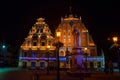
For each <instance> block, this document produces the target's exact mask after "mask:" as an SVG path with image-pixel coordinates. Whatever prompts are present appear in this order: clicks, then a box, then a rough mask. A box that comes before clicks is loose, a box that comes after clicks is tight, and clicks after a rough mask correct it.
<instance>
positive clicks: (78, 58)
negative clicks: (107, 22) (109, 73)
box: [55, 14, 104, 68]
mask: <svg viewBox="0 0 120 80" xmlns="http://www.w3.org/2000/svg"><path fill="white" fill-rule="evenodd" d="M58 30H59V31H60V32H61V36H60V38H59V41H60V42H62V43H63V44H64V46H63V47H61V48H60V51H59V53H60V57H65V58H66V61H65V63H64V62H63V63H61V65H63V67H64V66H66V67H67V68H72V66H73V65H74V64H76V65H79V66H81V67H83V66H84V67H85V65H86V66H87V68H97V67H98V66H99V67H101V68H104V56H98V54H97V46H96V45H95V43H94V41H93V39H92V36H91V35H90V34H89V31H88V29H87V28H86V27H85V25H84V24H83V22H82V20H81V17H80V18H77V17H74V16H73V15H72V14H70V15H69V16H65V18H61V23H60V24H59V26H58V28H57V29H56V31H58ZM55 40H57V39H55ZM78 50H80V51H78ZM79 53H80V54H79ZM81 54H82V55H81ZM67 55H68V56H67ZM61 67H62V66H61Z"/></svg>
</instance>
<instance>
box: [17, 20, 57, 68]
mask: <svg viewBox="0 0 120 80" xmlns="http://www.w3.org/2000/svg"><path fill="white" fill-rule="evenodd" d="M53 42H54V37H53V35H52V33H51V31H50V29H49V26H48V25H47V24H46V23H45V22H44V19H43V18H39V19H38V21H37V22H36V23H35V24H34V25H33V26H32V29H31V30H30V31H29V34H28V36H27V37H26V38H25V41H24V42H23V44H22V45H21V49H20V57H19V66H21V67H25V68H40V69H43V68H47V67H48V65H49V64H50V67H52V68H54V66H55V61H56V55H55V54H54V50H55V46H53V45H52V44H53Z"/></svg>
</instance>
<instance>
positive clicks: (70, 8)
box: [69, 6, 72, 14]
mask: <svg viewBox="0 0 120 80" xmlns="http://www.w3.org/2000/svg"><path fill="white" fill-rule="evenodd" d="M69 11H70V14H72V7H71V6H70V7H69Z"/></svg>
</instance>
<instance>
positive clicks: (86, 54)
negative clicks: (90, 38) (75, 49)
mask: <svg viewBox="0 0 120 80" xmlns="http://www.w3.org/2000/svg"><path fill="white" fill-rule="evenodd" d="M84 50H85V53H84V54H85V57H86V58H85V69H86V70H87V56H88V53H87V50H88V48H87V47H85V48H84Z"/></svg>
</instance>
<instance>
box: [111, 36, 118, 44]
mask: <svg viewBox="0 0 120 80" xmlns="http://www.w3.org/2000/svg"><path fill="white" fill-rule="evenodd" d="M112 39H113V42H114V45H115V46H117V41H118V37H116V36H114V37H113V38H112Z"/></svg>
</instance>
